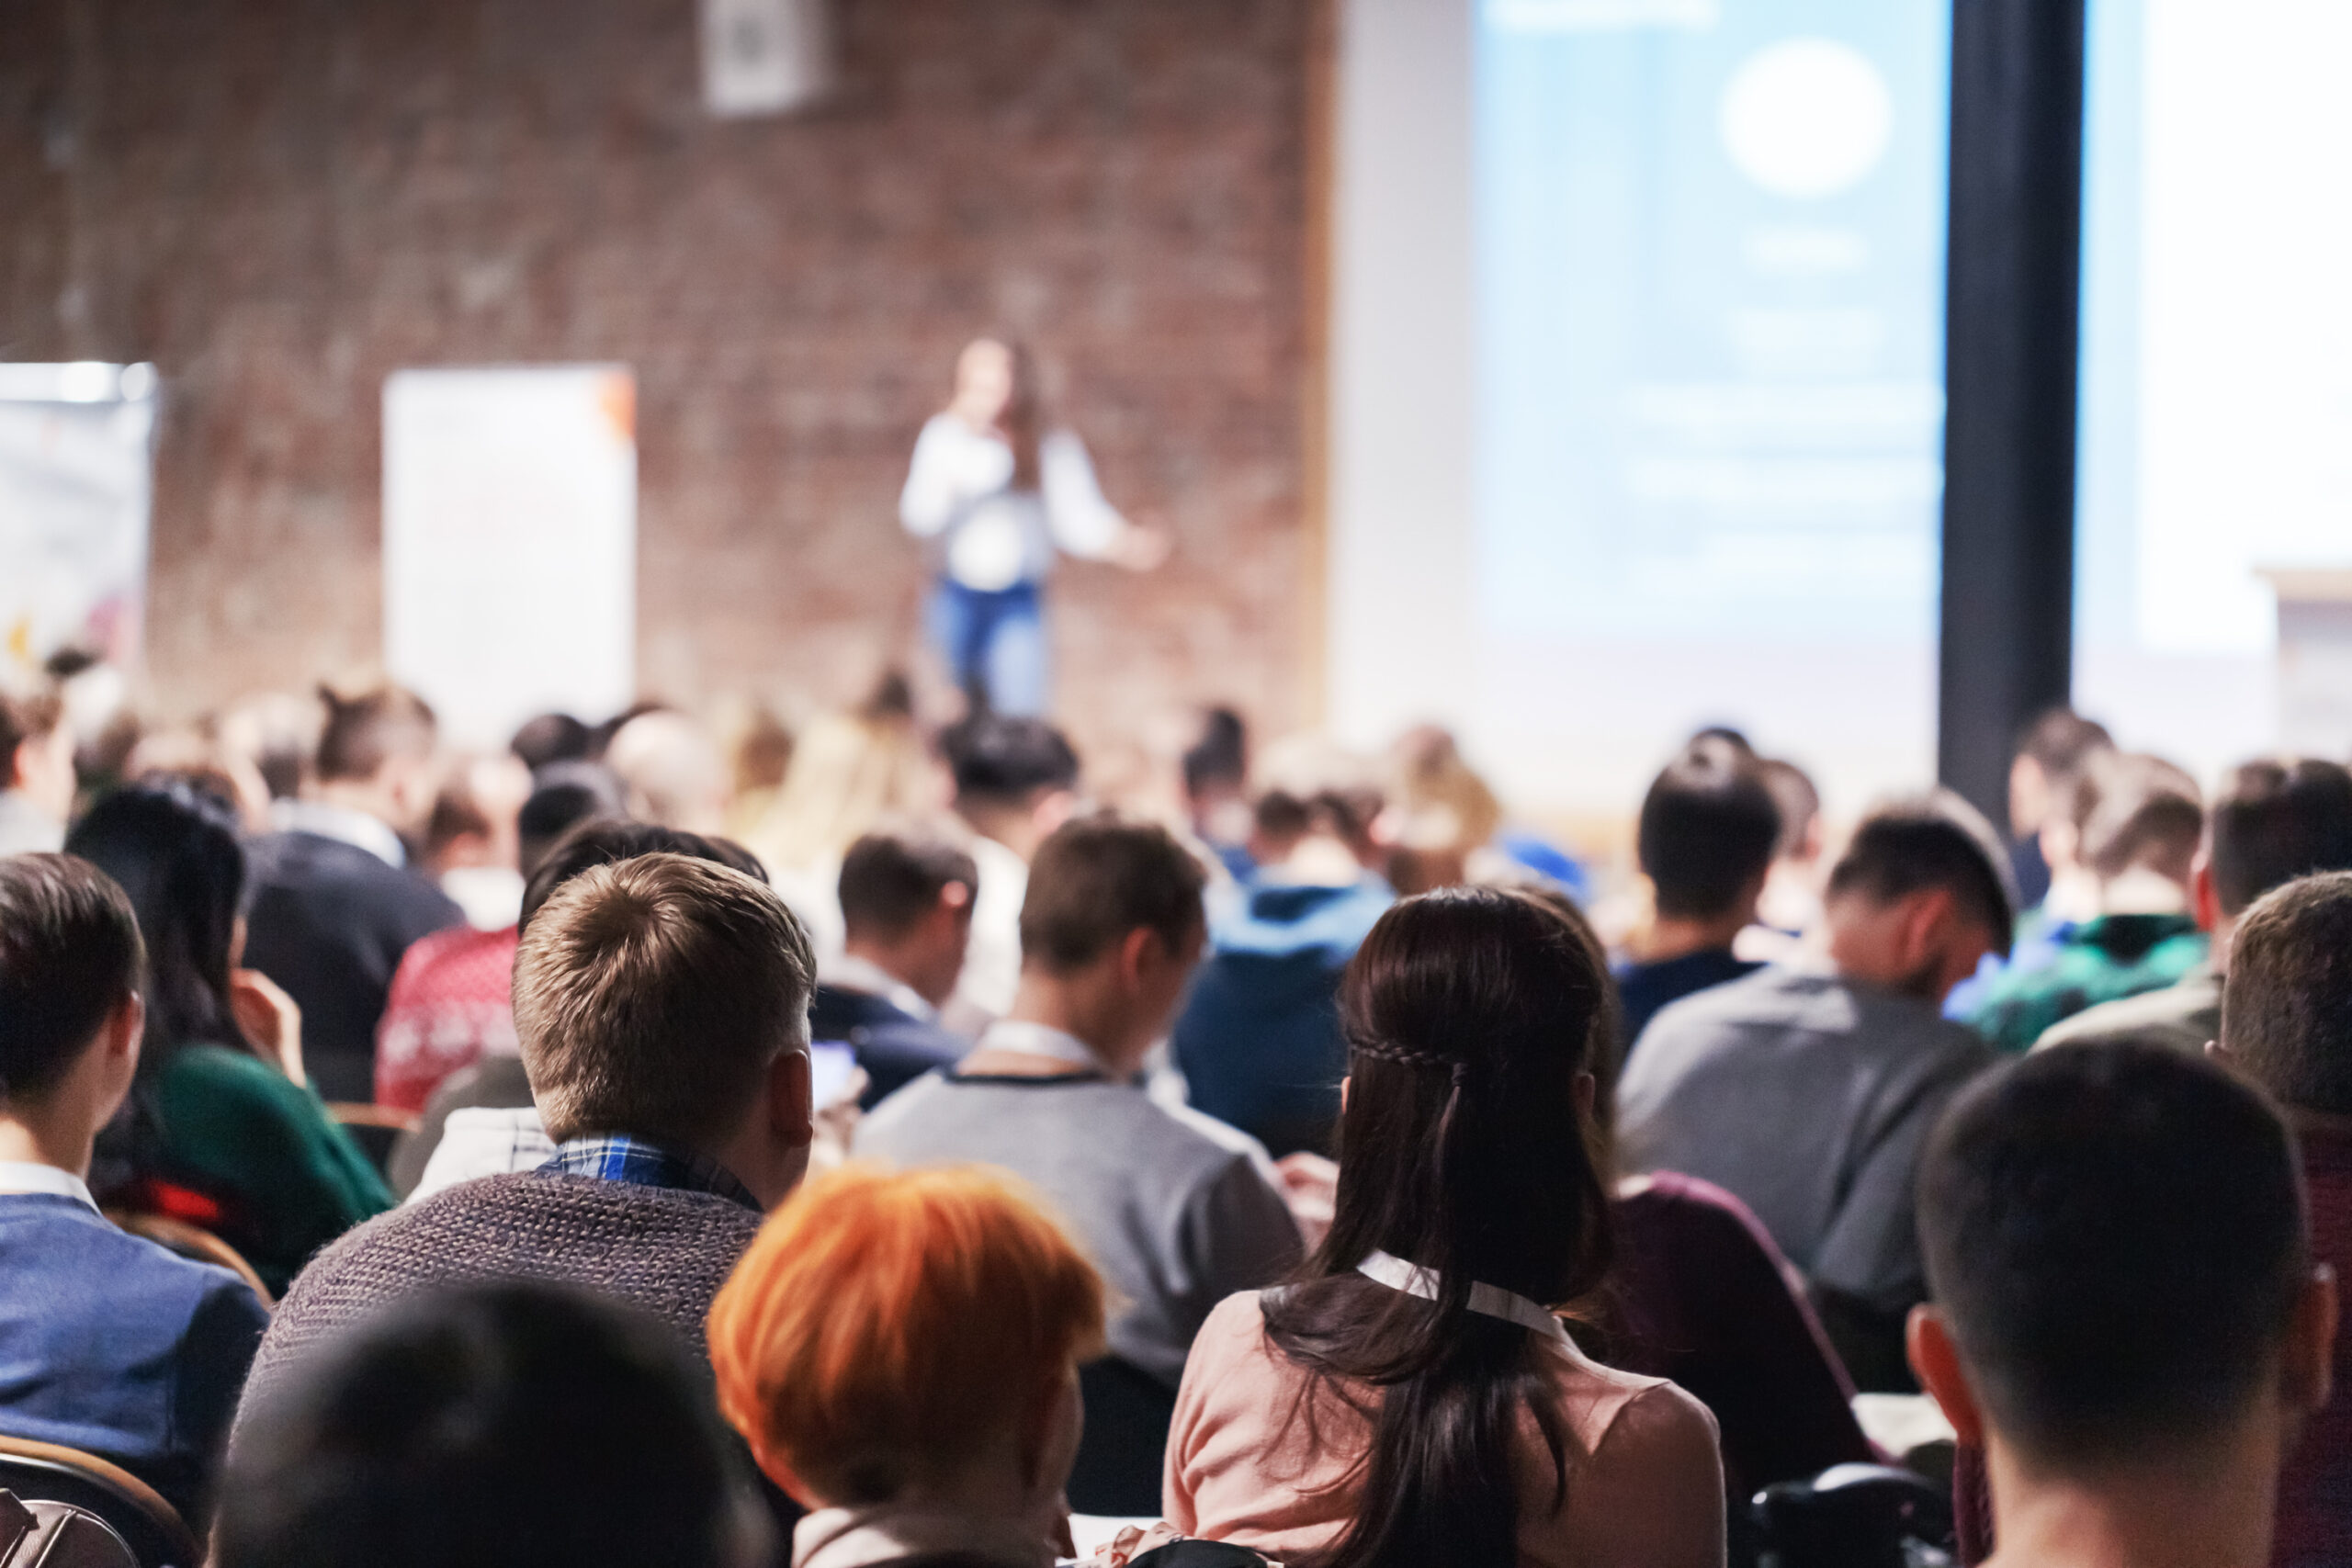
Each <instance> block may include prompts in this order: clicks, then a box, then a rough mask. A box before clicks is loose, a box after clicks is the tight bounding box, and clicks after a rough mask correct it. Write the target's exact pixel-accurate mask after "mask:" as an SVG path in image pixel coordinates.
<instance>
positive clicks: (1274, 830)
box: [1170, 751, 1395, 1156]
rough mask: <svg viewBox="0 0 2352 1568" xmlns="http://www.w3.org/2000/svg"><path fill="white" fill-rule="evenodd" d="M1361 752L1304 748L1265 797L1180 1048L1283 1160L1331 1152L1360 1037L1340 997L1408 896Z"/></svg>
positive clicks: (1181, 1062)
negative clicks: (1362, 955)
mask: <svg viewBox="0 0 2352 1568" xmlns="http://www.w3.org/2000/svg"><path fill="white" fill-rule="evenodd" d="M1346 763H1347V760H1346V759H1345V758H1343V757H1337V756H1334V755H1331V754H1329V753H1324V754H1321V755H1318V756H1317V757H1314V758H1308V757H1305V756H1302V755H1300V754H1298V753H1296V752H1295V751H1294V753H1293V757H1292V765H1290V766H1288V767H1286V768H1284V769H1283V774H1284V776H1283V780H1282V782H1280V783H1277V784H1272V785H1271V786H1270V787H1268V788H1267V789H1266V790H1264V791H1263V792H1262V793H1261V794H1260V795H1259V796H1258V801H1257V805H1256V807H1255V813H1254V815H1255V826H1254V829H1253V831H1252V832H1251V834H1250V860H1251V862H1252V863H1253V864H1254V866H1255V869H1254V870H1253V871H1252V872H1251V873H1250V875H1249V876H1248V877H1246V878H1245V879H1244V880H1243V882H1242V885H1241V886H1240V888H1239V889H1238V897H1236V898H1235V899H1233V900H1230V901H1227V900H1220V901H1219V902H1218V904H1217V906H1216V915H1215V917H1214V918H1213V919H1211V920H1210V923H1209V951H1208V956H1207V959H1206V960H1205V962H1204V963H1203V964H1202V965H1201V969H1200V973H1199V974H1198V975H1196V976H1194V977H1193V988H1192V991H1191V994H1190V995H1189V997H1188V998H1187V999H1186V1001H1185V1004H1184V1010H1183V1011H1182V1013H1181V1014H1180V1015H1179V1016H1178V1018H1177V1020H1176V1028H1175V1032H1174V1033H1173V1034H1172V1035H1171V1036H1170V1049H1171V1051H1172V1054H1173V1058H1174V1061H1175V1064H1176V1066H1177V1069H1178V1070H1179V1071H1180V1072H1182V1074H1183V1075H1184V1081H1185V1086H1186V1089H1187V1095H1188V1098H1189V1099H1190V1100H1191V1102H1192V1104H1193V1106H1194V1107H1195V1108H1196V1109H1198V1110H1201V1111H1206V1112H1207V1113H1208V1114H1210V1115H1211V1116H1214V1117H1216V1118H1217V1120H1219V1121H1221V1122H1228V1123H1230V1124H1231V1125H1233V1126H1236V1127H1238V1128H1240V1129H1241V1130H1242V1131H1243V1132H1246V1133H1248V1134H1250V1135H1251V1136H1253V1137H1255V1138H1256V1139H1258V1141H1259V1142H1261V1143H1262V1144H1264V1145H1266V1147H1267V1148H1268V1149H1269V1150H1270V1151H1272V1153H1273V1154H1275V1155H1277V1156H1283V1155H1290V1154H1295V1153H1297V1152H1299V1151H1301V1150H1306V1151H1309V1152H1312V1153H1315V1154H1320V1155H1328V1154H1329V1153H1330V1152H1331V1133H1332V1129H1333V1128H1334V1127H1335V1126H1337V1125H1338V1122H1339V1119H1340V1078H1342V1077H1345V1076H1346V1074H1347V1044H1346V1043H1345V1042H1344V1041H1343V1040H1341V1038H1340V1021H1339V1014H1338V1012H1337V1010H1336V1006H1335V1003H1334V1001H1333V998H1334V997H1335V996H1336V995H1337V993H1338V990H1339V985H1340V972H1341V971H1342V970H1344V969H1345V968H1346V967H1347V964H1348V960H1349V959H1351V958H1352V957H1354V956H1355V951H1356V948H1357V946H1358V945H1359V944H1360V943H1362V942H1363V938H1364V933H1365V932H1366V931H1370V930H1371V929H1372V924H1373V922H1374V920H1377V919H1379V918H1380V915H1381V911H1382V910H1384V909H1385V908H1388V906H1389V905H1390V903H1391V902H1393V901H1394V899H1395V895H1394V894H1393V893H1391V892H1390V891H1389V887H1388V884H1387V883H1386V882H1385V880H1383V878H1382V877H1381V875H1380V874H1379V872H1378V870H1377V869H1376V868H1378V867H1379V866H1380V865H1381V864H1382V863H1384V861H1385V858H1386V857H1385V852H1384V850H1383V849H1382V848H1381V846H1380V845H1379V844H1378V843H1377V842H1376V841H1375V840H1374V838H1373V831H1372V829H1373V822H1374V818H1377V817H1378V816H1379V815H1380V811H1381V796H1380V794H1379V791H1378V789H1377V788H1376V787H1375V786H1374V784H1372V782H1371V779H1370V776H1369V774H1368V773H1359V774H1357V775H1356V776H1351V773H1350V770H1349V768H1348V767H1347V765H1346Z"/></svg>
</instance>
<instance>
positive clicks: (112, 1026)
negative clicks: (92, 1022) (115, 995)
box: [106, 991, 147, 1064]
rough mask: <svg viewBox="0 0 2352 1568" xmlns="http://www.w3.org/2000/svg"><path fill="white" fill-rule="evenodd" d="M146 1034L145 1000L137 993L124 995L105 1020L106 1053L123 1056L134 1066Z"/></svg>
mask: <svg viewBox="0 0 2352 1568" xmlns="http://www.w3.org/2000/svg"><path fill="white" fill-rule="evenodd" d="M146 1033H147V998H144V997H142V996H141V995H140V994H139V993H138V992H137V991H132V992H130V993H129V994H128V995H126V996H125V997H124V998H122V1000H121V1001H120V1002H118V1003H117V1004H116V1005H115V1010H114V1012H113V1014H112V1015H111V1016H109V1017H108V1018H107V1030H106V1034H107V1053H108V1054H109V1055H117V1056H125V1057H128V1058H130V1061H131V1062H133V1063H134V1064H135V1063H136V1062H137V1061H138V1060H139V1047H140V1043H141V1041H142V1040H143V1039H144V1038H145V1037H146Z"/></svg>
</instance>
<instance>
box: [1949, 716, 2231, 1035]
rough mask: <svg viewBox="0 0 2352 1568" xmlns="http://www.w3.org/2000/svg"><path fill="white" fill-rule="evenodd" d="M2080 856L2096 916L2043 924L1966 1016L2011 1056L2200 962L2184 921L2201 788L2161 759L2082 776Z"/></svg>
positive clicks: (2199, 942)
mask: <svg viewBox="0 0 2352 1568" xmlns="http://www.w3.org/2000/svg"><path fill="white" fill-rule="evenodd" d="M2075 812H2076V816H2075V845H2076V850H2075V859H2076V861H2077V863H2078V864H2079V865H2080V866H2081V868H2082V869H2083V870H2084V871H2085V872H2086V873H2087V874H2089V877H2090V879H2091V883H2092V886H2093V887H2094V889H2095V891H2094V893H2093V895H2092V898H2093V910H2092V913H2091V914H2090V916H2089V918H2087V919H2081V920H2066V921H2060V922H2057V923H2055V924H2053V925H2052V926H2050V927H2048V928H2047V929H2046V931H2045V933H2044V938H2043V940H2042V941H2041V942H2037V943H2036V944H2035V946H2036V952H2035V953H2034V955H2033V956H2032V957H2030V958H2029V957H2028V956H2027V955H2026V953H2024V951H2023V945H2022V944H2020V950H2019V952H2018V954H2017V956H2016V958H2015V960H2014V961H2013V962H2012V963H2010V964H2009V965H2008V966H2007V968H2006V969H2004V970H2002V971H2001V972H2000V973H1999V974H1998V975H1997V976H1993V977H1992V978H1991V979H1990V980H1989V981H1988V982H1985V983H1984V984H1983V985H1982V987H1981V989H1980V990H1979V992H1978V994H1977V995H1976V997H1975V998H1974V999H1973V1002H1972V1003H1971V1004H1970V1005H1969V1007H1968V1010H1967V1013H1966V1017H1967V1020H1968V1021H1969V1022H1970V1023H1971V1024H1973V1026H1974V1027H1975V1029H1976V1032H1978V1033H1979V1034H1982V1035H1983V1036H1985V1039H1987V1040H1989V1041H1991V1042H1992V1043H1994V1044H1995V1045H1996V1046H1998V1047H1999V1048H2000V1049H2002V1050H2004V1051H2024V1050H2026V1049H2028V1048H2030V1046H2031V1045H2032V1044H2033V1043H2034V1042H2035V1041H2036V1040H2038V1039H2040V1038H2041V1035H2042V1033H2043V1032H2044V1031H2046V1030H2048V1029H2050V1028H2051V1027H2052V1025H2054V1024H2057V1023H2059V1022H2062V1021H2064V1020H2066V1019H2068V1018H2071V1017H2073V1016H2074V1015H2075V1014H2076V1013H2079V1012H2081V1011H2083V1010H2085V1009H2086V1008H2089V1007H2092V1006H2096V1005H2098V1004H2100V1003H2104V1002H2110V1001H2119V1000H2121V999H2123V998H2128V997H2135V996H2139V995H2142V994H2143V993H2145V992H2148V991H2155V990H2162V989H2164V988H2165V987H2168V986H2170V985H2172V984H2174V983H2175V982H2177V981H2178V980H2180V979H2181V978H2182V977H2183V976H2187V975H2188V974H2190V973H2191V972H2192V971H2194V970H2196V969H2197V968H2198V967H2199V966H2200V965H2201V964H2203V963H2204V962H2205V956H2206V950H2207V941H2206V936H2205V933H2204V932H2203V931H2199V929H2198V922H2197V919H2196V917H2195V916H2194V915H2192V914H2191V913H2190V912H2189V904H2190V885H2191V882H2192V875H2191V872H2192V868H2193V866H2194V864H2195V863H2196V859H2197V845H2198V840H2199V837H2200V836H2201V835H2202V833H2203V832H2204V828H2205V808H2204V804H2203V800H2202V798H2201V796H2200V795H2199V791H2198V788H2197V782H2196V781H2195V780H2194V779H2192V778H2190V777H2189V776H2188V774H2187V773H2183V772H2182V771H2181V770H2180V769H2178V768H2177V767H2175V766H2173V765H2172V764H2171V763H2170V762H2167V761H2163V760H2162V759H2161V758H2157V757H2150V756H2144V755H2139V754H2129V755H2127V754H2120V753H2119V754H2114V755H2110V756H2109V757H2108V758H2106V759H2105V760H2104V761H2101V762H2099V763H2098V765H2096V766H2095V767H2094V768H2093V769H2092V770H2091V771H2090V773H2088V774H2086V776H2085V778H2084V781H2083V784H2082V786H2081V787H2080V788H2079V789H2078V791H2077V795H2076V805H2075Z"/></svg>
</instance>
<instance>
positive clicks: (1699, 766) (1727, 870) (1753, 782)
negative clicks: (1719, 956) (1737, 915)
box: [1635, 737, 1781, 920]
mask: <svg viewBox="0 0 2352 1568" xmlns="http://www.w3.org/2000/svg"><path fill="white" fill-rule="evenodd" d="M1780 839H1781V807H1780V804H1779V803H1778V802H1777V801H1775V800H1774V799H1773V797H1772V791H1771V789H1770V787H1769V786H1768V785H1767V784H1765V782H1764V774H1763V771H1762V769H1761V768H1760V767H1759V766H1758V763H1757V761H1756V756H1755V754H1754V753H1753V752H1748V751H1742V750H1739V749H1738V748H1737V747H1735V746H1733V745H1732V744H1731V743H1730V742H1728V741H1725V740H1722V739H1716V738H1713V737H1708V738H1706V739H1698V740H1693V741H1692V742H1691V744H1690V745H1689V746H1687V747H1685V748H1684V749H1683V750H1682V753H1681V754H1680V755H1679V756H1678V757H1676V758H1675V759H1674V760H1673V761H1670V762H1668V763H1667V765H1666V767H1665V769H1664V770H1663V771H1662V772H1661V773H1659V774H1658V775H1657V779H1656V780H1655V781H1653V782H1652V784H1650V789H1649V794H1648V795H1645V796H1644V797H1643V799H1642V815H1641V822H1640V826H1639V828H1638V829H1637V831H1636V836H1635V848H1636V852H1638V853H1639V854H1640V856H1641V862H1642V870H1643V871H1645V873H1647V874H1648V875H1649V879H1650V885H1651V886H1652V887H1653V888H1655V889H1656V891H1657V912H1658V913H1659V914H1661V915H1664V916H1667V917H1668V918H1669V919H1693V920H1701V919H1715V918H1716V917H1719V916H1722V915H1726V914H1729V913H1730V912H1731V910H1732V907H1733V906H1734V905H1735V904H1736V903H1737V902H1738V900H1739V896H1740V894H1741V892H1742V891H1744V890H1745V889H1747V887H1749V886H1751V885H1758V884H1760V883H1761V880H1762V878H1763V876H1764V874H1765V873H1766V872H1767V871H1769V870H1770V869H1771V865H1772V854H1773V851H1774V850H1775V849H1776V848H1777V847H1778V846H1779V843H1780Z"/></svg>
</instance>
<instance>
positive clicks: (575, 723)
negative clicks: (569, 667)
mask: <svg viewBox="0 0 2352 1568" xmlns="http://www.w3.org/2000/svg"><path fill="white" fill-rule="evenodd" d="M506 749H507V750H509V751H512V752H514V753H515V758H516V760H517V761H520V762H521V763H522V764H523V765H524V766H525V767H526V768H528V769H530V770H531V776H532V777H533V778H534V779H536V778H537V777H538V776H539V773H540V770H542V769H544V768H548V767H551V766H553V765H554V764H556V763H558V762H592V761H595V750H596V732H595V731H594V729H593V728H590V727H589V726H588V725H587V724H585V723H583V722H582V720H580V719H578V718H575V717H574V716H571V714H568V713H561V712H555V711H550V712H548V713H542V714H534V715H532V716H530V717H529V718H526V719H525V720H524V721H523V722H522V723H521V724H520V725H518V726H516V727H515V734H514V737H513V738H512V739H509V740H508V741H507V742H506Z"/></svg>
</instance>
